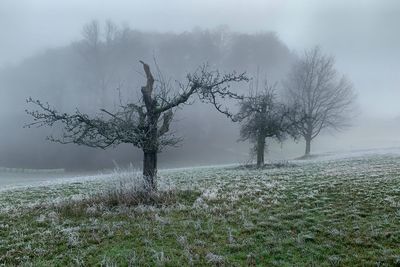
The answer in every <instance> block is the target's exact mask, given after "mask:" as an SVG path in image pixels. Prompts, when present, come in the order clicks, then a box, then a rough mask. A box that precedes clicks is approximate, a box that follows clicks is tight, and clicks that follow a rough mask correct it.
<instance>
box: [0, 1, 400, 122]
mask: <svg viewBox="0 0 400 267" xmlns="http://www.w3.org/2000/svg"><path fill="white" fill-rule="evenodd" d="M92 19H98V20H100V21H101V20H106V19H112V20H113V21H114V22H116V23H121V24H122V23H126V24H128V25H129V26H130V27H132V28H135V29H139V30H153V31H162V32H164V31H174V32H181V31H184V30H191V29H193V28H194V27H196V26H200V27H202V28H214V27H217V26H220V25H227V26H229V28H230V29H231V30H234V31H241V32H260V31H275V32H277V34H278V36H279V37H280V38H281V39H282V40H283V42H285V43H286V45H287V46H288V47H289V48H290V49H292V50H295V51H299V52H301V51H302V50H304V49H306V48H310V47H312V46H314V45H321V46H322V48H323V49H324V51H325V52H327V53H329V54H332V55H334V56H336V59H337V67H338V69H339V71H341V72H343V73H345V74H346V75H347V76H348V77H349V78H350V79H351V80H352V81H353V83H354V86H355V89H356V91H357V93H358V96H359V101H358V102H359V106H360V108H361V110H362V112H363V113H364V114H367V115H369V116H376V117H380V116H382V117H383V116H391V117H395V116H399V115H400V105H399V104H398V102H399V100H400V88H399V84H400V75H399V70H400V60H399V59H400V34H399V26H400V1H398V0H375V1H373V0H357V1H356V0H354V1H351V0H347V1H345V0H335V1H334V0H324V1H321V0H292V1H289V0H142V1H136V0H130V1H129V0H126V1H123V0H109V1H100V0H85V1H83V0H57V1H55V0H0V33H1V37H0V66H4V65H7V64H10V63H11V64H15V63H18V62H20V61H21V60H22V59H23V58H25V57H27V56H29V55H32V54H34V53H36V52H38V51H43V50H45V49H46V48H49V47H54V46H62V45H67V44H69V43H70V42H71V41H73V40H76V39H78V38H79V37H80V32H81V28H82V25H83V24H84V23H86V22H88V21H90V20H92Z"/></svg>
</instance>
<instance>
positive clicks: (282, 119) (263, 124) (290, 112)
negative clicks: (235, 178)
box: [234, 79, 297, 168]
mask: <svg viewBox="0 0 400 267" xmlns="http://www.w3.org/2000/svg"><path fill="white" fill-rule="evenodd" d="M256 83H257V84H258V79H257V81H256ZM257 87H258V85H256V88H257ZM275 88H276V84H275V85H269V84H268V82H267V80H266V81H265V86H264V89H263V90H261V91H258V90H257V91H256V92H251V93H250V96H247V97H244V98H243V99H242V100H241V102H240V110H239V112H238V113H237V114H236V115H235V116H234V120H237V121H239V122H240V123H241V128H240V139H239V140H241V141H245V140H250V142H252V143H254V149H255V152H256V155H257V168H261V167H263V166H264V152H265V148H266V139H267V138H270V139H274V140H276V141H278V142H282V141H283V140H284V139H285V138H286V137H287V136H292V137H294V138H295V137H296V136H297V131H296V127H295V123H296V121H293V120H292V118H295V117H296V116H295V114H294V112H296V109H295V108H289V107H288V106H286V105H284V104H282V103H279V102H278V101H277V97H276V94H275Z"/></svg>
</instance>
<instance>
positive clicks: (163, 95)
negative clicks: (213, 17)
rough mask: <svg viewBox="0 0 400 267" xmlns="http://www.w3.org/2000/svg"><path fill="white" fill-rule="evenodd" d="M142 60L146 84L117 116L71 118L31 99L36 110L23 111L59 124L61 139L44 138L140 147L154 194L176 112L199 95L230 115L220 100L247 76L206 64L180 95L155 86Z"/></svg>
mask: <svg viewBox="0 0 400 267" xmlns="http://www.w3.org/2000/svg"><path fill="white" fill-rule="evenodd" d="M140 62H141V63H142V65H143V69H144V72H145V75H146V85H145V86H143V87H142V88H141V99H140V100H139V101H137V103H128V104H122V103H121V105H120V107H119V110H118V111H116V112H111V111H108V110H106V109H101V113H100V114H99V115H97V116H95V117H91V116H89V115H87V114H83V113H81V112H80V111H79V110H77V111H76V112H75V113H74V114H67V113H61V112H59V111H57V110H56V109H54V108H52V107H50V105H49V104H47V103H43V102H41V101H39V100H33V99H32V98H29V99H28V103H33V104H35V105H36V106H37V107H38V108H39V110H35V111H27V113H28V114H30V115H31V116H32V117H33V120H34V121H33V122H32V123H30V124H28V126H34V125H36V126H39V127H40V126H53V125H55V124H56V123H60V124H61V126H62V129H63V133H62V135H61V136H60V137H54V136H49V137H48V139H49V140H51V141H54V142H59V143H62V144H68V143H75V144H78V145H84V146H89V147H94V148H102V149H106V148H108V147H111V146H116V145H118V144H121V143H128V144H132V145H133V146H135V147H138V148H140V149H142V151H143V155H144V159H143V175H144V177H145V179H146V180H147V182H148V185H149V189H151V190H155V189H156V177H157V154H158V153H159V152H160V151H161V150H162V148H164V147H165V146H174V145H176V144H177V143H178V142H179V141H180V138H177V137H175V136H174V135H173V134H170V133H169V130H170V124H171V121H172V118H173V114H174V112H173V111H174V109H176V108H177V107H180V106H181V105H183V104H185V103H188V101H190V100H191V99H192V100H193V97H194V96H196V95H197V96H198V98H199V99H200V100H201V101H202V102H205V103H210V104H212V105H213V106H214V107H215V108H216V109H217V110H218V111H219V112H221V113H223V114H225V115H227V116H231V114H230V113H229V112H228V110H227V109H226V108H225V107H224V106H223V104H222V103H220V100H221V99H222V98H225V97H233V98H239V97H240V96H238V95H236V94H235V93H233V92H231V91H230V90H229V84H230V83H231V82H240V81H246V80H247V78H246V76H245V75H244V74H236V73H230V74H225V75H222V74H220V73H219V72H218V71H210V70H208V67H207V66H206V65H204V66H203V67H201V68H199V70H198V71H196V72H195V73H194V74H189V75H187V81H186V83H185V84H182V83H179V92H176V93H173V91H172V90H170V88H169V87H168V86H166V85H165V83H163V82H161V83H158V86H157V85H156V82H157V81H156V80H155V79H154V76H153V74H152V72H151V71H150V67H149V65H148V64H146V63H144V62H143V61H140ZM157 89H158V90H157Z"/></svg>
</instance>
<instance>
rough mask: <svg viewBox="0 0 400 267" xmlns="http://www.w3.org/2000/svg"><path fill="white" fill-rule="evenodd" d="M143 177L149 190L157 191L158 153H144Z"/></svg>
mask: <svg viewBox="0 0 400 267" xmlns="http://www.w3.org/2000/svg"><path fill="white" fill-rule="evenodd" d="M143 154H144V156H143V176H144V178H145V180H146V182H147V186H148V187H149V188H148V189H149V190H157V181H156V179H157V151H143Z"/></svg>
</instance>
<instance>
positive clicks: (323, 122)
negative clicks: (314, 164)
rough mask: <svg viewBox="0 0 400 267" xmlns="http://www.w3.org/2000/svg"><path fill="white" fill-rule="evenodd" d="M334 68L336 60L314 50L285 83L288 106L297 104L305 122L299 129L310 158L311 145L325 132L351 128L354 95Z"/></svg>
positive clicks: (351, 88) (306, 153)
mask: <svg viewBox="0 0 400 267" xmlns="http://www.w3.org/2000/svg"><path fill="white" fill-rule="evenodd" d="M334 65H335V59H334V58H333V57H331V56H326V55H323V54H322V52H321V49H320V48H319V47H315V48H313V49H311V50H308V51H306V52H305V53H304V55H303V56H302V57H301V58H300V59H299V60H298V61H297V62H296V63H295V64H294V66H293V68H292V70H291V72H290V73H289V75H288V77H287V79H286V81H285V83H284V84H285V88H286V93H287V98H288V101H289V103H292V104H293V103H295V104H296V106H297V107H298V108H299V113H300V114H301V117H302V118H303V119H302V122H301V123H298V124H297V128H298V131H299V132H300V134H301V135H302V136H303V138H304V139H305V141H306V149H305V156H309V155H310V151H311V141H312V140H313V139H314V138H315V137H317V136H318V135H319V134H320V133H321V131H322V130H324V129H334V130H341V129H343V128H345V127H348V126H349V117H350V115H351V112H352V111H353V103H354V100H355V94H354V92H353V86H352V84H351V83H350V82H349V80H348V79H346V77H344V76H341V77H340V76H339V74H338V72H337V70H336V69H335V67H334Z"/></svg>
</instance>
